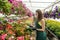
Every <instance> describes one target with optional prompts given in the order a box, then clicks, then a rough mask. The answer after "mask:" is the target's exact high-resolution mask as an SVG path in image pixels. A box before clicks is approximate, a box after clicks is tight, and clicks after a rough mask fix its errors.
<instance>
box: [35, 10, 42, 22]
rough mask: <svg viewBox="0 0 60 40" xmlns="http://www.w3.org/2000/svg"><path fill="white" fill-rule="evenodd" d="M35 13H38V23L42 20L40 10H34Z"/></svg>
mask: <svg viewBox="0 0 60 40" xmlns="http://www.w3.org/2000/svg"><path fill="white" fill-rule="evenodd" d="M36 12H37V13H38V21H40V20H41V19H43V14H42V12H41V10H40V9H38V10H36Z"/></svg>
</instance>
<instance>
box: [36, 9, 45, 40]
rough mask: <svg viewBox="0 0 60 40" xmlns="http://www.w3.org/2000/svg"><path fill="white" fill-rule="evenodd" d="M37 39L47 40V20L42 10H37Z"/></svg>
mask: <svg viewBox="0 0 60 40" xmlns="http://www.w3.org/2000/svg"><path fill="white" fill-rule="evenodd" d="M35 24H36V28H37V29H36V30H37V31H36V40H46V32H45V20H44V16H43V14H42V12H41V10H39V9H38V10H36V23H35Z"/></svg>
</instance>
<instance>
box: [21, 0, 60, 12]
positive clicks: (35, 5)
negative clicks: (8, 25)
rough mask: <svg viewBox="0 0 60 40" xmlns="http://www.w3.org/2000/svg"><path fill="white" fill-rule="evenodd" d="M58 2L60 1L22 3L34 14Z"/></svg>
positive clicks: (44, 0)
mask: <svg viewBox="0 0 60 40" xmlns="http://www.w3.org/2000/svg"><path fill="white" fill-rule="evenodd" d="M57 1H59V0H22V2H23V3H24V4H26V7H28V8H29V9H30V10H31V11H32V12H34V11H35V10H36V9H41V10H43V9H45V8H47V7H48V6H50V5H52V4H54V3H55V2H57Z"/></svg>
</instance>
